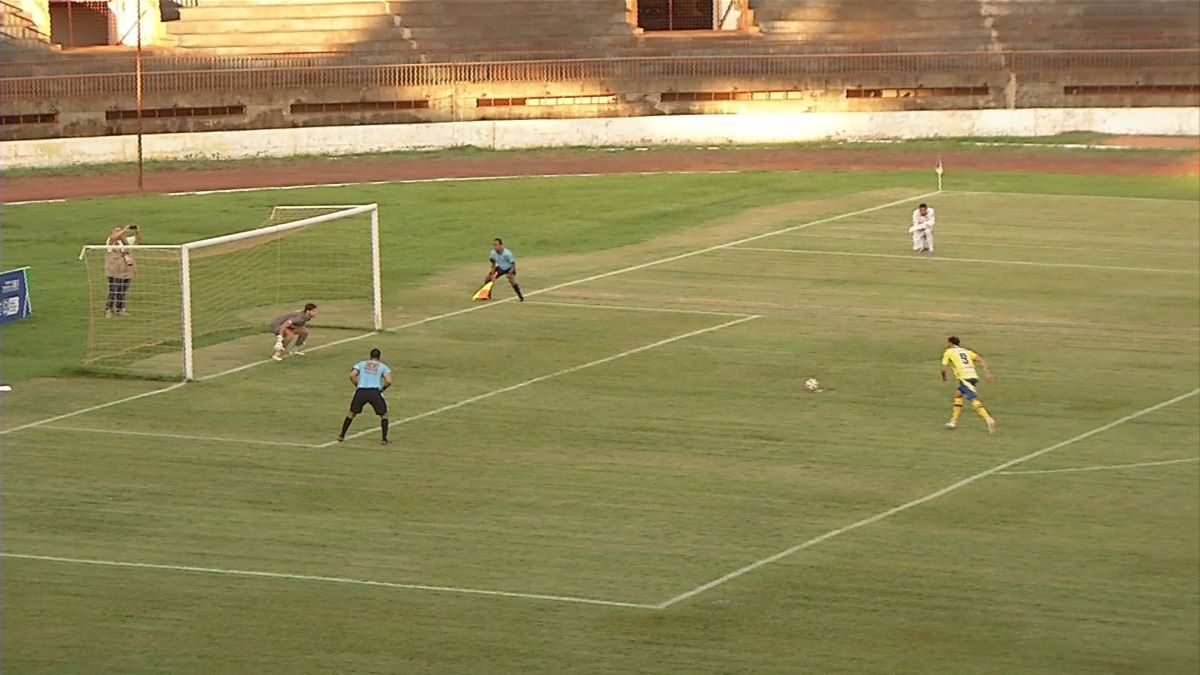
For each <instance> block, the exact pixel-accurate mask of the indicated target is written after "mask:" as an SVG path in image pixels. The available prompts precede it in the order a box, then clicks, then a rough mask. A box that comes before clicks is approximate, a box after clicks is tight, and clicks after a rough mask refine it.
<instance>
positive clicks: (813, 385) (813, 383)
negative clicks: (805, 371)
mask: <svg viewBox="0 0 1200 675" xmlns="http://www.w3.org/2000/svg"><path fill="white" fill-rule="evenodd" d="M820 388H821V383H820V382H817V378H815V377H810V378H808V379H807V380H805V381H804V391H808V392H813V391H817V390H819V389H820Z"/></svg>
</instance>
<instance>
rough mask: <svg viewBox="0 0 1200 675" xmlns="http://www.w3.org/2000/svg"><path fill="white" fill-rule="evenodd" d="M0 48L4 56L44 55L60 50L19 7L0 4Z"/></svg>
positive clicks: (10, 4)
mask: <svg viewBox="0 0 1200 675" xmlns="http://www.w3.org/2000/svg"><path fill="white" fill-rule="evenodd" d="M0 47H2V48H3V49H4V50H5V53H6V54H14V55H16V54H19V53H26V52H28V53H30V54H37V53H39V52H41V53H46V52H52V51H57V50H59V49H61V47H60V46H59V45H56V44H52V43H51V42H50V36H49V35H46V34H45V33H43V32H42V31H40V30H38V27H37V24H35V23H34V21H33V18H32V17H30V16H29V14H28V13H27V12H26V11H25V10H24V9H22V8H21V7H19V6H17V5H15V4H12V3H7V2H6V3H3V4H0Z"/></svg>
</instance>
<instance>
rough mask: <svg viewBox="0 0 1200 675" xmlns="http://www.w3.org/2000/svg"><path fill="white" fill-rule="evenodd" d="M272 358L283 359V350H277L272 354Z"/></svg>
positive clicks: (273, 359) (274, 359) (275, 359)
mask: <svg viewBox="0 0 1200 675" xmlns="http://www.w3.org/2000/svg"><path fill="white" fill-rule="evenodd" d="M271 360H272V361H282V360H283V352H275V353H274V354H272V355H271Z"/></svg>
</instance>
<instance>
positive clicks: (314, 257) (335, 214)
mask: <svg viewBox="0 0 1200 675" xmlns="http://www.w3.org/2000/svg"><path fill="white" fill-rule="evenodd" d="M80 259H81V260H83V261H85V262H86V263H87V269H88V280H89V285H90V290H89V293H88V297H89V311H88V334H87V345H86V348H85V352H84V365H85V366H86V367H88V368H91V369H95V370H100V371H111V372H114V373H128V374H136V375H143V376H175V377H180V376H181V377H182V378H183V379H184V380H194V379H203V378H204V377H205V376H206V375H212V374H215V373H218V372H223V371H226V370H231V369H236V368H239V367H242V366H245V365H247V364H249V363H256V362H258V361H261V360H263V359H264V358H266V357H269V356H270V353H271V347H273V345H274V337H273V336H271V335H270V334H269V331H270V324H271V321H272V319H274V318H275V317H276V316H279V315H282V314H285V313H288V312H292V311H296V310H298V309H300V308H302V307H303V306H304V305H305V303H308V302H312V303H315V304H316V305H317V317H316V318H315V319H314V320H313V322H312V324H311V325H312V327H313V330H314V333H315V334H318V335H320V334H325V335H329V334H333V333H334V332H336V331H360V332H361V331H372V330H380V329H381V328H382V327H383V300H382V287H381V285H382V284H381V273H380V256H379V207H378V205H377V204H365V205H361V206H277V207H275V208H274V209H273V210H272V212H271V216H270V218H269V219H268V221H267V224H266V225H265V226H263V227H259V228H257V229H253V230H248V231H244V232H236V233H233V234H227V235H223V236H220V237H211V238H208V239H201V240H198V241H192V242H188V243H185V244H179V245H169V246H155V245H132V244H131V245H125V244H119V245H111V246H110V245H100V246H85V247H84V248H83V251H82V252H81V253H80ZM310 344H317V342H316V341H315V338H314V340H310Z"/></svg>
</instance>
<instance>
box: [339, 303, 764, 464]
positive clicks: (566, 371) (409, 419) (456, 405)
mask: <svg viewBox="0 0 1200 675" xmlns="http://www.w3.org/2000/svg"><path fill="white" fill-rule="evenodd" d="M761 318H762V317H761V316H758V315H750V316H744V317H742V318H740V319H734V320H732V321H726V322H725V323H722V324H718V325H716V326H709V327H708V328H701V329H699V330H693V331H689V332H687V333H682V334H680V335H676V336H674V337H669V338H666V339H663V340H658V341H656V342H651V343H650V344H647V345H642V346H641V347H636V348H634V349H630V350H627V351H623V352H621V353H619V354H613V355H612V356H606V357H604V358H602V359H596V360H595V361H588V362H587V363H584V364H580V365H578V366H571V367H570V368H563V369H562V370H556V371H554V372H553V373H547V374H546V375H539V376H538V377H533V378H530V379H528V380H525V381H524V382H518V383H516V384H512V385H509V386H507V387H502V388H500V389H494V390H492V391H489V392H487V393H485V394H479V395H478V396H472V397H471V398H465V399H463V400H461V401H459V402H457V403H450V404H447V405H444V406H442V407H440V408H434V409H433V410H427V411H425V412H423V413H419V414H416V415H411V416H409V417H402V418H400V419H398V420H392V422H391V425H390V426H392V427H395V426H398V425H401V424H408V423H409V422H415V421H417V420H422V419H425V418H426V417H433V416H434V415H439V414H441V413H444V412H448V411H450V410H456V409H458V408H461V407H463V406H466V405H470V404H472V403H476V402H478V401H483V400H485V399H489V398H492V397H494V396H499V395H500V394H507V393H508V392H510V391H516V390H518V389H524V388H525V387H528V386H529V385H532V384H537V383H538V382H545V381H546V380H550V379H554V378H556V377H561V376H563V375H569V374H571V373H577V372H579V371H581V370H585V369H587V368H592V367H594V366H599V365H603V364H605V363H610V362H612V361H616V360H618V359H623V358H625V357H627V356H633V355H634V354H640V353H642V352H645V351H649V350H651V349H655V348H656V347H662V346H663V345H669V344H671V343H672V342H678V341H680V340H686V339H688V338H691V337H696V336H697V335H703V334H705V333H712V332H713V331H718V330H721V329H723V328H729V327H730V326H736V325H738V324H740V323H746V322H747V321H753V320H755V319H761ZM376 431H377V429H375V428H370V429H363V430H362V431H359V432H356V433H353V434H350V435H349V436H347V437H346V440H351V439H354V438H358V437H359V436H365V435H367V434H371V433H376ZM337 443H338V442H337V441H329V442H328V443H323V444H321V445H318V446H316V447H318V448H328V447H330V446H333V445H337Z"/></svg>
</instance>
